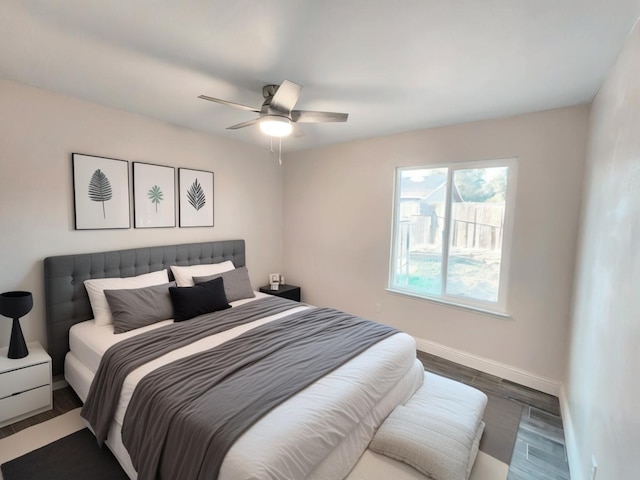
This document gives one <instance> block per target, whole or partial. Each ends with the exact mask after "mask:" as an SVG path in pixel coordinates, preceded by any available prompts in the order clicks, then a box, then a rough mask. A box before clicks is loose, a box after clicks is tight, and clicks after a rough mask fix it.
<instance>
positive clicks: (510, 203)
mask: <svg viewBox="0 0 640 480" xmlns="http://www.w3.org/2000/svg"><path fill="white" fill-rule="evenodd" d="M491 167H508V168H509V172H508V174H507V191H506V195H505V213H504V232H503V237H502V254H501V258H500V280H499V284H498V300H497V301H496V302H489V301H483V300H478V299H473V298H469V297H463V296H459V295H452V294H447V293H446V292H445V288H446V280H447V272H448V265H447V264H448V260H449V247H450V243H451V242H450V229H451V208H452V207H451V185H452V182H453V172H455V171H457V170H467V169H478V168H491ZM436 168H447V169H448V170H447V194H446V196H445V217H446V219H445V221H444V227H443V241H442V274H443V276H442V293H441V294H440V295H437V294H429V293H424V292H416V291H415V290H413V289H404V288H402V287H398V286H395V285H394V283H393V281H394V278H393V277H394V271H395V270H394V268H395V267H394V265H395V262H396V259H397V254H398V249H399V248H400V246H399V245H397V240H398V238H399V237H398V233H399V232H398V229H399V219H400V203H401V202H400V199H399V198H398V195H400V182H401V178H402V176H401V173H402V172H405V171H410V170H425V169H436ZM517 168H518V159H517V158H500V159H491V160H474V161H465V162H452V163H438V164H425V165H416V166H407V167H397V168H396V169H395V183H394V191H393V223H392V235H393V237H392V239H391V258H390V262H389V281H388V285H389V286H388V288H387V291H389V292H391V293H396V294H400V295H407V296H410V297H417V298H421V299H425V300H429V301H434V302H438V303H444V304H446V305H451V306H454V307H459V308H463V309H467V310H473V311H478V312H481V313H486V314H489V315H494V316H498V317H509V316H510V315H509V314H508V313H507V295H508V287H509V265H510V263H511V262H510V260H511V250H512V243H513V224H514V213H515V203H516V179H517Z"/></svg>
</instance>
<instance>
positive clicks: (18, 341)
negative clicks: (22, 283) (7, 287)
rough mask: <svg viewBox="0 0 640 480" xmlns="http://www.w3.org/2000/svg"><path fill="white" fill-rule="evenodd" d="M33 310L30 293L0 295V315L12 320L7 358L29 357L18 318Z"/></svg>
mask: <svg viewBox="0 0 640 480" xmlns="http://www.w3.org/2000/svg"><path fill="white" fill-rule="evenodd" d="M32 308H33V297H32V296H31V292H6V293H2V294H0V315H4V316H5V317H9V318H13V327H12V328H11V342H10V343H9V353H8V354H7V357H9V358H24V357H26V356H27V355H29V350H27V344H26V343H24V337H23V336H22V329H21V328H20V322H19V319H20V317H23V316H25V315H26V314H27V313H29V312H30V311H31V309H32Z"/></svg>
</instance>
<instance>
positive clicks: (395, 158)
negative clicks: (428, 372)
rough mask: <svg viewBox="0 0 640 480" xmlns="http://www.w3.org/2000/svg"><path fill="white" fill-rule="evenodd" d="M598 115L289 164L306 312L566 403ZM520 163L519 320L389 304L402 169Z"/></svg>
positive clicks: (383, 141)
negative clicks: (363, 323)
mask: <svg viewBox="0 0 640 480" xmlns="http://www.w3.org/2000/svg"><path fill="white" fill-rule="evenodd" d="M588 112H589V109H588V106H578V107H573V108H565V109H558V110H551V111H546V112H541V113H536V114H531V115H524V116H518V117H513V118H506V119H500V120H491V121H484V122H477V123H471V124H465V125H459V126H452V127H445V128H438V129H430V130H423V131H417V132H411V133H405V134H399V135H393V136H388V137H381V138H375V139H371V140H366V141H359V142H353V143H346V144H342V145H337V146H333V147H327V148H322V149H317V150H313V151H302V152H295V153H291V154H288V155H287V156H286V159H285V165H284V167H285V177H284V237H283V249H284V250H283V251H284V268H283V273H284V274H286V276H287V279H288V281H290V282H291V283H297V284H299V285H301V286H302V292H303V297H304V300H305V301H308V302H311V303H313V304H315V305H322V306H333V307H336V308H339V309H342V310H346V311H348V312H352V313H354V314H358V315H362V316H364V317H367V318H372V319H375V320H380V321H383V322H385V323H388V324H391V325H393V326H396V327H398V328H400V329H402V330H405V331H407V332H409V333H411V334H413V335H414V336H416V337H418V338H421V339H424V340H427V341H429V342H435V344H437V345H439V346H443V347H444V350H451V349H453V351H459V352H461V353H462V352H463V353H462V354H463V356H464V355H467V354H470V355H471V357H469V356H468V355H467V359H468V360H469V359H470V360H472V361H475V360H476V359H478V358H479V359H481V360H483V361H484V360H486V362H484V365H485V366H486V365H489V364H497V365H498V366H500V367H503V366H506V367H507V368H511V369H513V370H514V371H517V370H520V371H523V372H521V373H524V374H525V376H527V374H531V376H530V377H531V378H530V379H533V380H534V381H533V383H532V382H528V383H529V384H530V385H532V386H536V387H537V388H541V389H543V388H544V386H545V385H546V386H547V387H549V386H550V385H551V388H546V390H554V388H555V393H557V390H558V388H559V382H560V381H561V380H562V379H563V375H564V367H565V364H566V345H567V341H568V337H567V330H568V324H569V316H570V304H571V303H570V300H571V292H572V286H573V271H574V265H575V245H576V241H577V234H578V220H579V211H580V196H581V187H582V178H583V168H584V158H585V149H586V143H587V125H588ZM514 156H517V157H519V158H520V160H519V165H518V185H517V203H516V213H515V218H516V220H515V230H514V244H513V252H512V259H511V268H510V279H511V282H510V287H509V295H508V310H509V312H510V313H511V314H512V316H513V318H512V319H511V320H504V319H499V318H495V317H490V316H485V315H482V314H477V313H471V312H468V311H464V310H460V309H456V308H452V307H447V306H443V305H440V304H436V303H432V302H428V301H424V300H416V299H412V298H409V297H405V296H400V295H395V294H391V293H388V292H386V291H385V287H386V286H387V279H388V272H389V252H390V239H391V218H392V208H393V205H392V204H393V185H394V168H395V167H397V166H408V165H422V164H429V163H442V162H455V161H468V160H474V159H488V158H504V157H514ZM375 304H380V306H381V312H379V313H378V312H376V309H375ZM441 351H442V349H439V350H438V352H437V353H441ZM456 359H457V360H459V361H464V359H463V358H456ZM516 373H517V372H516ZM517 379H518V380H520V381H522V382H526V381H527V380H526V379H525V378H519V377H518V378H517ZM537 380H540V381H541V382H537Z"/></svg>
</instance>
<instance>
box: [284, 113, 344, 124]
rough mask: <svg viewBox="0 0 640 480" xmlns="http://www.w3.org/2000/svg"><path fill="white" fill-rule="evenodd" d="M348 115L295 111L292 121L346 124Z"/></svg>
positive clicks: (292, 114)
mask: <svg viewBox="0 0 640 480" xmlns="http://www.w3.org/2000/svg"><path fill="white" fill-rule="evenodd" d="M348 118H349V114H348V113H336V112H313V111H310V110H293V111H292V112H291V120H293V121H294V122H298V123H325V122H346V121H347V119H348Z"/></svg>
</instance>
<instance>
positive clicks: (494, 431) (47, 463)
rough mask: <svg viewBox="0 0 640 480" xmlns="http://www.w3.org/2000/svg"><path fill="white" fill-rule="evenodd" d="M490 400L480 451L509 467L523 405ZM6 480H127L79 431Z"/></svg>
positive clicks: (12, 466)
mask: <svg viewBox="0 0 640 480" xmlns="http://www.w3.org/2000/svg"><path fill="white" fill-rule="evenodd" d="M487 397H488V398H489V401H488V403H487V408H486V409H485V412H484V416H483V420H484V421H485V423H486V427H485V430H484V434H483V436H482V440H481V441H480V450H482V451H483V452H484V453H486V454H488V455H491V456H492V457H494V458H497V459H498V460H500V461H501V462H503V463H506V464H509V463H510V460H511V455H512V453H513V447H514V444H515V441H516V436H517V433H518V425H519V424H520V415H521V413H522V406H521V405H520V404H518V403H516V402H514V401H512V400H509V399H506V398H502V397H499V396H496V395H492V394H487ZM2 475H3V476H4V479H5V480H80V479H85V478H91V479H92V480H127V479H128V477H127V475H126V474H125V473H124V471H123V470H122V469H121V467H120V465H119V464H118V462H117V460H116V459H115V457H114V456H113V455H112V454H111V452H110V451H109V450H108V449H107V448H106V447H105V448H100V447H98V444H97V442H96V439H95V437H94V436H93V434H92V433H91V432H90V431H89V430H88V429H84V430H80V431H79V432H76V433H73V434H71V435H69V436H67V437H64V438H61V439H60V440H57V441H55V442H53V443H50V444H49V445H45V446H44V447H42V448H39V449H37V450H34V451H33V452H29V453H27V454H26V455H23V456H22V457H18V458H16V459H15V460H11V461H9V462H7V463H4V464H3V465H2Z"/></svg>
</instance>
